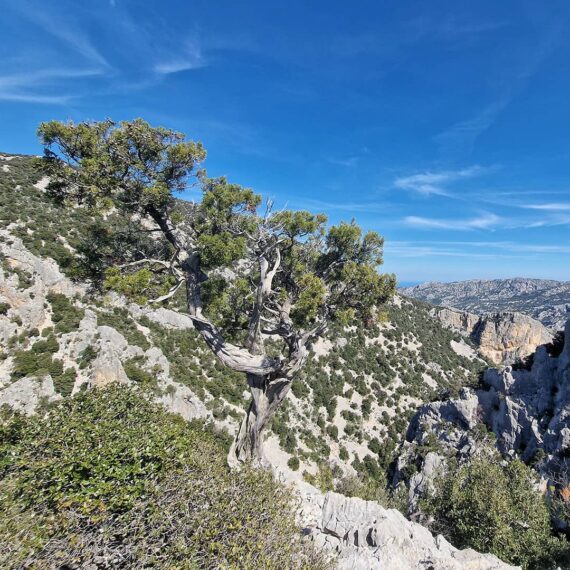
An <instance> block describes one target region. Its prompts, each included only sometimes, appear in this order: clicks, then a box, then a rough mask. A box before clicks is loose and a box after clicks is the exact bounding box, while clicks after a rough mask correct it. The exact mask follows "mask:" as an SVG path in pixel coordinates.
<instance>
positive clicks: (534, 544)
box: [424, 458, 566, 570]
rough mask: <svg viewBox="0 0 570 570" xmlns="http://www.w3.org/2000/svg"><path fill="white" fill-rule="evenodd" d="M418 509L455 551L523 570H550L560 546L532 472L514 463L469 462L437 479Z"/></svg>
mask: <svg viewBox="0 0 570 570" xmlns="http://www.w3.org/2000/svg"><path fill="white" fill-rule="evenodd" d="M436 487H437V490H436V493H435V494H434V496H432V497H430V498H428V499H426V501H425V504H424V508H425V509H426V512H427V513H428V514H430V515H432V516H433V517H434V519H435V522H434V530H435V531H437V532H439V533H442V534H444V535H445V536H446V537H447V538H448V539H449V540H450V541H451V542H452V543H453V544H454V545H455V546H457V547H458V548H466V547H471V548H474V549H476V550H479V551H480V552H492V553H493V554H496V555H497V556H498V557H499V558H501V559H503V560H506V561H508V562H511V563H513V564H519V565H521V566H522V567H523V568H533V569H537V570H538V569H540V570H545V569H546V568H554V567H556V565H557V564H556V562H555V561H556V559H557V558H559V557H560V556H562V555H563V554H564V551H565V549H566V546H565V543H564V542H562V541H559V540H558V539H555V538H553V537H552V535H551V529H550V517H549V513H548V509H547V506H546V503H545V501H544V499H543V497H542V496H541V494H540V493H539V492H538V491H537V490H536V488H535V474H534V473H533V472H532V470H531V469H530V468H529V467H527V466H526V465H524V464H523V463H522V462H520V461H519V460H515V461H512V462H510V463H509V464H507V465H506V466H502V465H501V464H500V462H499V461H498V460H495V461H492V460H489V459H484V458H481V459H475V460H473V461H471V462H470V463H469V464H467V465H465V466H462V467H461V468H459V469H458V470H457V471H456V472H451V473H449V474H448V475H447V476H444V477H442V478H441V479H440V480H439V481H438V483H437V485H436Z"/></svg>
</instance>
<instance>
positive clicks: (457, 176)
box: [394, 165, 489, 196]
mask: <svg viewBox="0 0 570 570" xmlns="http://www.w3.org/2000/svg"><path fill="white" fill-rule="evenodd" d="M488 171H489V169H488V168H483V167H482V166H477V165H475V166H470V167H469V168H464V169H462V170H444V171H441V172H423V173H420V174H413V175H411V176H402V177H400V178H396V180H394V186H395V187H396V188H401V189H402V190H412V191H414V192H418V193H419V194H423V195H424V196H430V195H438V196H449V195H450V192H449V190H448V188H446V186H447V185H449V184H451V183H453V182H457V181H458V180H466V179H469V178H474V177H475V176H480V175H482V174H485V173H486V172H488Z"/></svg>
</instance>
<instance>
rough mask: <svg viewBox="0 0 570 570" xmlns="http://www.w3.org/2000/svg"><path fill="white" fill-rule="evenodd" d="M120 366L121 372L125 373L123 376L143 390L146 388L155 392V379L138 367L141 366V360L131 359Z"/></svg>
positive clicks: (156, 384) (156, 385)
mask: <svg viewBox="0 0 570 570" xmlns="http://www.w3.org/2000/svg"><path fill="white" fill-rule="evenodd" d="M122 364H123V370H124V371H125V374H126V375H127V377H128V378H129V380H131V381H132V382H135V383H136V384H138V385H139V386H141V387H143V388H148V389H151V390H156V389H157V388H158V383H157V381H156V378H155V377H154V376H153V375H152V374H151V373H150V372H147V371H146V370H144V369H142V368H141V367H140V366H139V365H140V364H142V358H140V357H138V358H137V357H135V358H131V359H130V360H126V361H125V362H123V363H122Z"/></svg>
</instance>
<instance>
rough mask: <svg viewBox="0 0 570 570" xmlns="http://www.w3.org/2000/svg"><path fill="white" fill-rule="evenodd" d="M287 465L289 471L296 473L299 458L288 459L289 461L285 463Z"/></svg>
mask: <svg viewBox="0 0 570 570" xmlns="http://www.w3.org/2000/svg"><path fill="white" fill-rule="evenodd" d="M287 465H288V466H289V468H290V469H292V470H293V471H298V470H299V465H300V464H299V458H298V457H290V458H289V461H287Z"/></svg>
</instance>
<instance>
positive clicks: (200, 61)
mask: <svg viewBox="0 0 570 570" xmlns="http://www.w3.org/2000/svg"><path fill="white" fill-rule="evenodd" d="M206 66H207V61H206V58H205V56H204V54H203V52H202V49H201V48H200V46H199V45H198V44H197V43H196V42H189V43H187V45H186V49H185V50H184V53H183V54H182V55H178V56H176V57H174V58H172V59H165V60H164V61H161V62H159V63H157V64H155V66H154V68H153V70H154V72H155V73H158V74H159V75H170V74H173V73H180V72H182V71H190V70H193V69H200V68H202V67H206Z"/></svg>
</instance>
